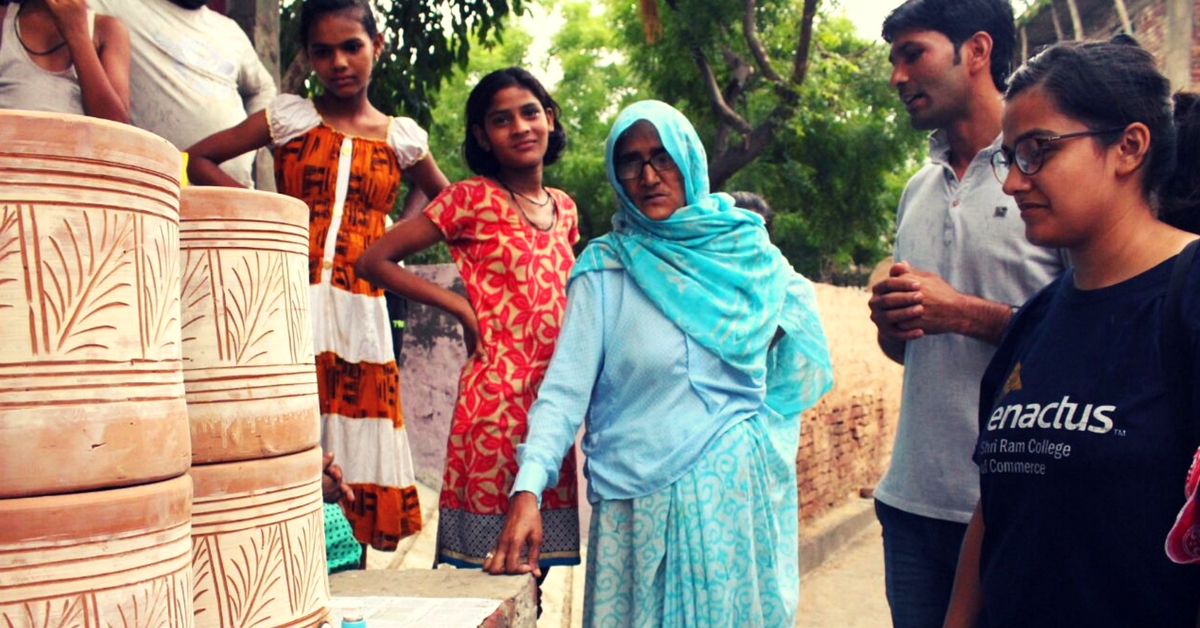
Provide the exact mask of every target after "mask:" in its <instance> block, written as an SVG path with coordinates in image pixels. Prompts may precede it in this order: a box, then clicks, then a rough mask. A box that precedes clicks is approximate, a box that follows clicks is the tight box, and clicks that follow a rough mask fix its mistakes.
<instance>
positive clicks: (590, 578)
mask: <svg viewBox="0 0 1200 628" xmlns="http://www.w3.org/2000/svg"><path fill="white" fill-rule="evenodd" d="M605 161H606V167H607V170H608V180H609V182H610V183H611V184H612V186H613V189H614V190H615V191H616V196H617V199H618V204H619V208H618V211H617V215H616V216H615V217H614V218H613V231H612V232H611V233H609V234H607V235H605V236H604V237H601V238H597V239H595V240H592V241H591V243H589V245H588V247H587V248H586V249H585V250H584V252H583V254H582V255H581V256H580V258H579V260H578V262H576V264H575V267H574V270H573V271H572V273H571V278H570V280H569V284H568V288H567V312H566V315H565V318H564V320H563V326H562V331H561V333H560V335H559V339H558V344H557V346H556V348H555V352H554V357H553V359H552V360H551V363H550V367H549V369H548V371H547V373H546V378H545V380H544V382H543V383H542V387H541V390H540V391H539V395H538V400H537V401H536V402H535V403H534V404H533V406H532V407H531V408H530V416H529V426H530V427H529V434H528V436H527V438H526V440H525V443H524V444H523V445H521V447H520V449H519V454H518V459H519V460H520V467H519V472H518V474H517V476H516V479H515V481H514V484H513V487H512V491H511V493H510V495H511V498H510V505H509V512H508V520H507V522H506V525H505V528H504V531H503V532H502V533H501V536H500V538H499V539H498V540H497V543H496V547H495V549H494V550H493V552H492V553H490V554H489V556H488V559H487V561H486V562H485V563H484V568H485V569H486V570H487V571H488V572H490V573H494V574H498V573H534V574H535V575H540V570H539V569H538V564H539V559H540V560H541V561H542V562H543V563H546V562H548V559H549V562H552V561H553V557H551V556H542V555H540V553H539V547H540V544H541V541H542V538H543V536H542V535H543V528H542V521H541V515H540V513H539V511H538V503H537V500H538V496H539V495H541V493H542V490H543V489H544V488H545V487H546V486H552V485H553V484H554V482H555V479H556V474H557V471H558V468H559V464H560V462H561V460H562V458H563V456H564V455H565V453H566V452H567V451H568V449H569V448H570V447H571V445H572V443H573V440H574V436H575V432H576V431H577V430H578V428H579V425H580V423H582V422H584V420H585V419H586V429H585V435H584V438H583V451H584V453H585V454H586V455H587V462H586V465H585V468H584V471H585V474H586V475H587V477H588V480H589V485H588V500H589V501H590V502H591V503H592V504H593V513H592V521H591V527H590V535H589V546H588V558H587V585H586V588H585V599H584V625H585V626H592V625H597V626H601V625H602V626H696V627H706V626H769V627H775V626H779V627H782V626H792V625H793V623H794V616H795V611H796V603H797V601H798V598H799V568H798V564H797V563H798V560H797V520H798V518H797V500H796V470H795V459H796V451H797V448H798V446H799V438H800V425H799V420H800V413H801V412H802V411H804V410H805V409H806V408H808V407H810V406H812V405H813V404H814V403H816V401H817V399H818V398H820V396H821V395H822V394H824V393H825V391H826V390H828V389H829V387H830V385H831V383H832V376H831V369H830V364H829V353H828V350H827V348H826V343H825V336H824V332H823V331H822V328H821V322H820V319H819V318H818V316H817V309H816V300H815V297H814V292H813V287H812V284H811V283H809V282H808V280H806V279H804V278H803V277H801V276H800V275H798V274H796V273H795V272H794V271H793V270H792V268H791V266H790V265H789V264H788V263H787V261H786V260H785V259H784V257H783V255H782V254H781V253H780V252H779V249H777V248H776V247H775V246H773V245H772V244H771V243H770V241H769V239H768V238H767V232H766V230H765V229H764V227H763V221H762V219H761V218H760V217H759V216H758V215H756V214H754V213H752V212H749V211H746V210H743V209H739V208H736V207H734V204H733V199H732V198H730V197H729V196H728V195H725V194H711V193H709V189H708V164H707V157H706V155H705V152H704V147H703V145H701V143H700V138H699V137H698V136H697V135H696V131H695V129H694V128H693V127H692V125H691V123H690V122H688V120H687V119H686V118H685V117H684V116H683V115H682V114H681V113H679V112H678V111H676V110H675V109H673V108H671V107H670V106H669V105H667V104H665V103H661V102H657V101H643V102H639V103H636V104H634V105H632V106H630V107H628V108H627V109H625V110H624V111H622V112H621V114H620V115H619V116H618V117H617V121H616V123H615V124H614V126H613V129H612V132H611V133H610V134H609V137H608V143H607V147H606V159H605Z"/></svg>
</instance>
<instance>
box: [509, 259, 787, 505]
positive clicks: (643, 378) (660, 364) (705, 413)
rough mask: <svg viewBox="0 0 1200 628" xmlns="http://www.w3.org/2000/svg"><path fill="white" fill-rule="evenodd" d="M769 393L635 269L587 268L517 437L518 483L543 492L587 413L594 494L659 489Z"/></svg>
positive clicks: (616, 495) (595, 497)
mask: <svg viewBox="0 0 1200 628" xmlns="http://www.w3.org/2000/svg"><path fill="white" fill-rule="evenodd" d="M765 358H766V354H765V353H764V354H763V356H762V359H763V360H765ZM765 370H766V369H765V368H763V369H759V372H760V373H765ZM765 393H766V385H765V384H764V382H763V378H762V377H761V376H760V377H758V378H752V377H751V376H749V375H747V374H746V373H743V372H741V371H738V370H737V369H735V368H733V367H731V366H729V365H728V364H727V363H725V362H722V361H721V360H720V359H718V358H717V357H716V356H715V355H713V354H712V353H711V352H710V351H708V350H707V349H705V348H704V347H701V346H700V345H699V344H698V343H697V342H696V341H694V340H692V339H691V338H690V337H688V336H686V335H684V333H683V332H682V331H680V330H679V328H678V327H676V326H675V325H674V324H673V323H671V321H669V320H667V318H666V317H665V316H663V314H662V313H661V312H659V311H658V309H657V308H655V307H654V305H653V304H652V303H650V301H649V300H647V299H646V297H645V295H644V294H643V293H642V291H641V289H640V288H638V286H637V284H635V283H634V282H633V281H632V280H630V279H629V277H628V276H627V275H626V274H625V273H624V272H622V271H615V270H610V271H600V272H594V273H587V274H585V275H580V276H579V277H577V278H575V280H574V281H572V282H571V285H570V288H569V289H568V291H567V311H566V314H565V315H564V317H563V326H562V331H561V333H560V334H559V339H558V344H557V345H556V347H555V351H554V359H553V360H552V361H551V363H550V367H549V369H548V370H547V372H546V379H545V380H544V381H543V382H542V387H541V389H540V390H539V391H538V398H537V401H535V402H534V404H533V406H532V407H531V408H530V410H529V422H530V423H529V425H530V429H529V435H528V436H527V437H526V440H525V443H524V444H522V445H520V446H519V447H518V448H517V452H518V454H517V457H518V461H519V463H520V471H519V472H518V474H517V479H516V481H515V482H514V483H513V491H514V492H515V491H529V492H531V493H533V494H535V495H541V493H542V490H543V489H544V488H545V487H546V486H553V485H554V483H555V482H556V481H557V480H558V475H557V474H558V468H559V465H560V464H561V460H562V457H563V453H564V452H566V451H567V449H568V448H569V447H570V446H571V444H572V443H573V442H574V439H575V433H576V432H577V431H578V430H579V425H580V423H582V422H583V420H584V417H585V415H586V416H587V431H586V433H585V435H584V438H583V453H584V454H585V455H586V456H587V462H586V463H585V465H584V474H585V475H586V476H587V478H588V501H590V502H592V503H596V502H597V501H599V500H601V499H627V498H630V497H641V496H643V495H648V494H650V493H653V492H654V491H657V490H660V489H662V488H663V487H665V486H667V485H668V484H670V483H671V482H674V481H675V480H677V479H678V478H679V476H681V475H683V473H684V472H685V471H687V470H688V469H689V468H690V467H691V466H692V465H693V464H695V462H696V460H697V459H698V458H699V457H700V455H701V454H702V453H703V452H704V451H705V450H706V449H707V448H708V447H709V445H710V444H711V443H712V441H713V439H715V438H716V437H717V435H718V434H720V433H721V432H722V431H724V430H725V429H726V428H727V427H728V426H730V425H732V424H733V423H736V422H737V421H741V420H745V419H748V418H750V417H753V416H756V415H757V414H758V410H759V408H760V407H761V406H762V404H763V396H764V395H765ZM795 418H796V426H795V427H796V430H797V431H798V430H799V417H795Z"/></svg>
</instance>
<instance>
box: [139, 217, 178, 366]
mask: <svg viewBox="0 0 1200 628" xmlns="http://www.w3.org/2000/svg"><path fill="white" fill-rule="evenodd" d="M156 235H157V237H156V238H155V239H154V242H153V244H152V245H148V246H146V254H145V256H144V258H143V259H144V267H145V273H144V278H143V281H142V284H143V285H142V298H143V302H144V303H145V307H146V324H145V328H144V329H143V334H144V338H143V341H144V342H145V343H146V346H147V347H148V348H151V349H154V350H156V352H158V351H165V350H168V349H170V348H171V347H173V346H175V344H176V343H177V342H178V341H177V340H176V336H175V333H174V331H175V329H176V326H177V325H179V294H180V293H179V230H178V229H176V228H174V226H168V225H167V224H165V223H164V224H162V225H160V226H159V228H158V233H157V234H156Z"/></svg>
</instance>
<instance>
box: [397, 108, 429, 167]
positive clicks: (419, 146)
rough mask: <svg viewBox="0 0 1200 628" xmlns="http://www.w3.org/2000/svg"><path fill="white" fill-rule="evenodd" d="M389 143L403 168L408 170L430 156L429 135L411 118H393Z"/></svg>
mask: <svg viewBox="0 0 1200 628" xmlns="http://www.w3.org/2000/svg"><path fill="white" fill-rule="evenodd" d="M387 141H388V146H391V147H392V150H393V151H396V157H397V158H398V159H399V160H400V167H401V168H408V167H409V166H411V165H413V164H415V163H417V162H418V161H421V160H422V159H425V156H426V155H428V154H429V134H428V133H426V132H425V129H422V128H421V127H419V126H417V123H416V122H414V121H413V120H412V119H411V118H392V124H391V127H390V128H389V129H388V139H387Z"/></svg>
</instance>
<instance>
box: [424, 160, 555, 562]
mask: <svg viewBox="0 0 1200 628" xmlns="http://www.w3.org/2000/svg"><path fill="white" fill-rule="evenodd" d="M550 195H551V196H552V197H553V199H554V202H555V205H556V206H557V209H558V213H557V220H556V221H555V224H554V226H553V227H551V228H550V229H549V230H547V231H542V230H540V229H537V228H535V227H533V226H530V225H529V224H528V223H527V222H526V221H525V220H523V219H522V216H521V215H520V213H518V212H519V211H520V210H518V209H517V208H516V207H514V205H513V204H512V202H511V200H510V197H509V195H508V193H507V192H506V191H505V190H504V189H503V188H501V187H500V186H499V185H497V184H496V182H494V181H492V180H491V179H487V178H485V177H474V178H471V179H467V180H466V181H462V182H459V183H455V184H454V185H451V186H450V187H448V188H446V189H445V190H443V191H442V193H441V195H439V196H438V197H437V198H436V199H434V201H433V202H432V203H430V204H429V206H428V207H426V208H425V215H426V216H427V217H428V218H429V219H430V220H432V221H433V223H434V224H435V225H437V227H438V228H439V229H441V231H442V233H443V234H444V235H445V236H446V241H447V243H449V245H450V253H451V255H452V256H453V257H454V262H455V264H456V265H457V266H458V270H459V273H461V274H462V278H463V284H464V285H465V286H466V290H467V299H468V300H469V301H470V302H471V306H472V307H473V308H474V309H475V314H476V316H478V317H479V336H480V337H479V343H480V349H479V350H477V351H476V354H475V355H474V356H472V358H471V359H469V360H468V361H467V363H466V365H464V366H463V369H462V374H461V377H460V379H459V384H458V403H457V405H456V406H455V408H454V418H453V422H452V424H451V427H450V438H449V443H448V445H447V451H446V473H445V476H444V478H443V480H442V494H441V500H440V502H439V507H440V510H439V514H438V551H437V558H436V560H437V561H438V562H445V563H450V564H452V565H457V566H460V567H479V566H480V565H482V564H483V560H484V556H485V555H486V554H487V552H488V551H490V550H491V549H492V546H493V545H495V542H496V537H497V536H498V535H499V534H500V531H501V530H502V529H503V528H504V517H505V514H506V513H507V512H508V492H509V490H510V489H511V488H512V483H513V478H515V477H516V475H517V456H516V453H517V445H518V444H520V443H521V442H523V441H524V440H525V434H526V432H527V431H528V423H527V416H526V412H527V411H528V410H529V406H530V405H532V404H533V400H534V398H535V397H536V396H537V390H538V386H540V385H541V383H542V378H543V377H544V376H545V374H546V367H547V366H548V365H549V364H550V356H551V355H553V353H554V343H555V341H556V340H557V339H558V331H559V327H560V325H561V324H562V316H563V311H564V309H565V306H566V300H567V292H566V285H567V277H568V276H569V274H570V271H571V265H572V264H574V262H575V254H574V253H573V252H572V250H571V245H572V244H574V243H575V242H577V241H578V240H579V227H578V224H579V222H578V215H577V214H576V211H575V202H574V201H572V200H571V198H570V197H569V196H567V195H566V194H565V193H563V192H561V191H559V190H553V189H552V190H550ZM542 521H543V525H544V529H545V535H544V536H545V539H544V541H543V543H542V555H541V562H542V565H544V566H546V565H575V564H578V563H579V509H578V497H577V489H576V481H575V452H574V448H572V451H571V452H569V453H568V454H567V457H566V458H565V459H564V460H563V464H562V469H561V472H560V475H559V478H558V484H557V485H555V486H553V487H550V488H548V489H547V490H546V492H545V493H543V494H542Z"/></svg>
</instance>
